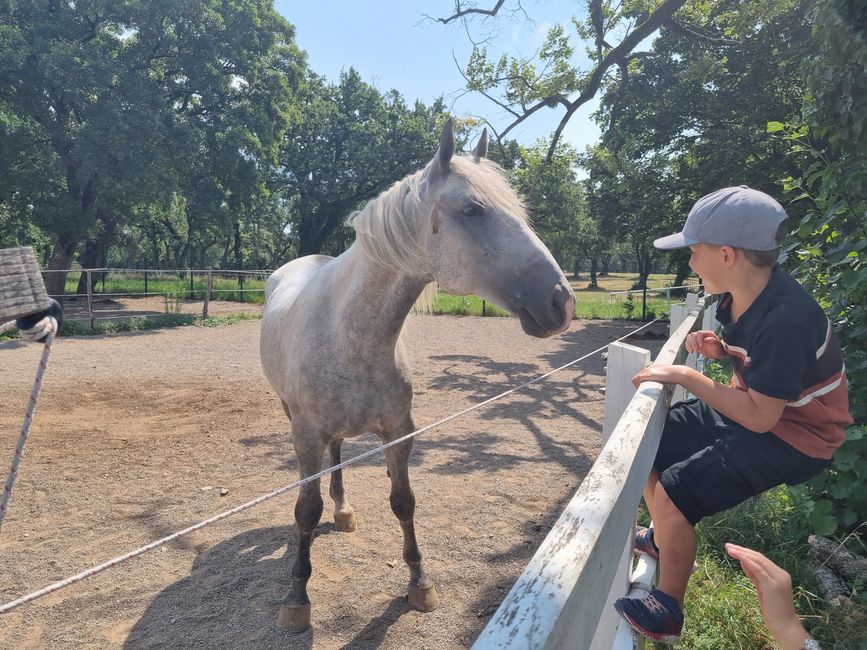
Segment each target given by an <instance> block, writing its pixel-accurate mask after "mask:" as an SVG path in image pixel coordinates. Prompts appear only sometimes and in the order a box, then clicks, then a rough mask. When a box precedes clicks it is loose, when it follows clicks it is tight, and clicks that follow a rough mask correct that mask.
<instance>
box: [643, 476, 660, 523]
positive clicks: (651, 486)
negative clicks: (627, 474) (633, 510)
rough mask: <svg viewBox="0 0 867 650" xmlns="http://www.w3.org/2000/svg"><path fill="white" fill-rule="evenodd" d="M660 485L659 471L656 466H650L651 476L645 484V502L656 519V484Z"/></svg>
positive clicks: (652, 517)
mask: <svg viewBox="0 0 867 650" xmlns="http://www.w3.org/2000/svg"><path fill="white" fill-rule="evenodd" d="M657 485H659V471H658V470H657V469H656V468H655V467H651V468H650V476H649V477H648V479H647V484H646V485H645V486H644V493H643V494H644V503H645V505H646V506H647V511H648V512H649V513H650V518H651V519H654V520H655V519H656V514H655V513H656V507H655V505H654V504H655V501H656V498H655V495H656V486H657Z"/></svg>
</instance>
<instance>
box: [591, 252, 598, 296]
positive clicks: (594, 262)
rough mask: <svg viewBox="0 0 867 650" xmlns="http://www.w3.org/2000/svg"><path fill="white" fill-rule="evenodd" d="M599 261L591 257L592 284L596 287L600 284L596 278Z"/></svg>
mask: <svg viewBox="0 0 867 650" xmlns="http://www.w3.org/2000/svg"><path fill="white" fill-rule="evenodd" d="M597 266H598V262H597V260H596V258H595V257H591V258H590V286H591V287H593V288H594V289H595V288H597V287H598V286H599V283H598V282H597V279H596V270H597Z"/></svg>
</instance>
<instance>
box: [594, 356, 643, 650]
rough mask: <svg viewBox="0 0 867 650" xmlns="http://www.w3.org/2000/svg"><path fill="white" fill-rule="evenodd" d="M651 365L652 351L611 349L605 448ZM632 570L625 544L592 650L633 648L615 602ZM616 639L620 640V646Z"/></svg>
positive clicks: (626, 587) (625, 543) (629, 546)
mask: <svg viewBox="0 0 867 650" xmlns="http://www.w3.org/2000/svg"><path fill="white" fill-rule="evenodd" d="M649 365H650V350H645V349H644V348H639V347H636V346H634V345H629V344H628V343H612V344H611V345H609V346H608V363H607V367H606V369H605V418H604V420H603V421H602V444H603V445H604V444H605V443H606V442H608V439H609V438H610V437H611V433H612V432H613V431H614V429H615V427H616V426H617V423H618V422H619V421H620V419H621V416H622V415H623V413H624V411H625V410H626V407H627V406H628V405H629V402H630V401H631V400H632V397H633V396H634V395H635V386H634V385H633V383H632V378H633V377H634V376H635V373H637V372H638V371H639V370H642V369H643V368H646V367H647V366H649ZM631 568H632V540H631V539H628V538H627V539H626V540H623V555H622V557H621V559H620V567H619V569H618V570H617V574H616V575H615V576H614V581H613V582H612V583H611V589H610V590H609V592H608V597H607V599H606V601H605V607H604V608H603V610H602V615H601V616H600V618H599V624H598V625H597V626H596V633H595V634H594V636H593V641H592V643H591V644H590V650H612V644H611V639H615V644H614V648H615V649H616V650H630V649H631V648H632V645H633V644H632V632H631V630H630V629H629V626H628V625H626V623H625V622H624V621H623V619H621V618H620V616H618V615H617V612H616V611H615V609H614V601H615V600H617V599H618V598H620V597H622V596H623V594H625V593H626V592H627V591H629V579H630V576H629V574H630V570H631ZM617 639H620V641H619V643H618V641H617Z"/></svg>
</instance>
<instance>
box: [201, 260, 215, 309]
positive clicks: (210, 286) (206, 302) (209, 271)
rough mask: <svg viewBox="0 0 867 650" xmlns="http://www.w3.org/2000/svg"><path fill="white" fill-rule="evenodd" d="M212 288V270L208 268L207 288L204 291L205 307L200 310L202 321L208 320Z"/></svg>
mask: <svg viewBox="0 0 867 650" xmlns="http://www.w3.org/2000/svg"><path fill="white" fill-rule="evenodd" d="M213 288H214V273H213V269H212V268H211V267H210V266H209V267H208V288H207V289H206V290H205V306H204V307H203V308H202V320H207V318H208V303H209V302H211V290H212V289H213Z"/></svg>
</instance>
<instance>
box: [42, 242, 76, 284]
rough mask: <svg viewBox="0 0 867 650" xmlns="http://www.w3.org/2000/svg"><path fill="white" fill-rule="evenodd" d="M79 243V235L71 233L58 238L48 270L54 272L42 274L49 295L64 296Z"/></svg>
mask: <svg viewBox="0 0 867 650" xmlns="http://www.w3.org/2000/svg"><path fill="white" fill-rule="evenodd" d="M78 242H79V238H78V235H75V234H73V233H70V232H65V233H62V234H60V235H59V236H58V237H57V241H55V243H54V251H53V252H52V253H51V259H50V260H49V262H48V268H47V269H46V270H48V271H52V272H51V273H43V274H42V277H43V279H44V281H45V290H46V291H47V292H48V295H50V296H62V295H63V294H64V287H65V286H66V276H67V272H68V271H69V267H70V265H71V264H72V257H73V256H74V255H75V249H76V248H78Z"/></svg>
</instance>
